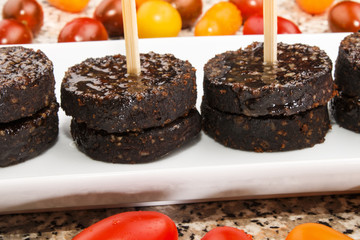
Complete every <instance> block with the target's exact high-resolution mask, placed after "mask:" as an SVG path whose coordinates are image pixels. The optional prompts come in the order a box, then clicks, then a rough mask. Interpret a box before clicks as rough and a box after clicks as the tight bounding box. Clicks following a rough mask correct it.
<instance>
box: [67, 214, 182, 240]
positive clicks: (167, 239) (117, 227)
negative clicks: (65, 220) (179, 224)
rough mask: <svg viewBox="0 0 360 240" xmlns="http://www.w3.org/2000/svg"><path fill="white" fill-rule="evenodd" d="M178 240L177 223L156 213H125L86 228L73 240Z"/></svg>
mask: <svg viewBox="0 0 360 240" xmlns="http://www.w3.org/2000/svg"><path fill="white" fill-rule="evenodd" d="M106 239H121V240H144V239H146V240H177V239H178V232H177V228H176V225H175V223H174V222H173V221H172V220H171V219H170V218H169V217H168V216H166V215H164V214H162V213H159V212H154V211H132V212H123V213H119V214H116V215H113V216H110V217H108V218H105V219H103V220H101V221H99V222H97V223H95V224H93V225H91V226H90V227H88V228H86V229H85V230H83V231H82V232H80V233H79V234H78V235H76V236H75V237H74V238H73V240H106Z"/></svg>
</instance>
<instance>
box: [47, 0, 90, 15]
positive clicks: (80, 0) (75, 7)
mask: <svg viewBox="0 0 360 240" xmlns="http://www.w3.org/2000/svg"><path fill="white" fill-rule="evenodd" d="M89 1H90V0H48V2H49V3H50V4H51V5H53V6H54V7H56V8H58V9H60V10H63V11H66V12H72V13H78V12H81V11H82V10H84V9H85V7H86V6H87V5H88V3H89Z"/></svg>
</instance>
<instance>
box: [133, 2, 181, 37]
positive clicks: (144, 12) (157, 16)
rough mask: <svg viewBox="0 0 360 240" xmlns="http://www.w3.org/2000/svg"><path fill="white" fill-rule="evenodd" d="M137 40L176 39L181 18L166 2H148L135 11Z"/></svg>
mask: <svg viewBox="0 0 360 240" xmlns="http://www.w3.org/2000/svg"><path fill="white" fill-rule="evenodd" d="M137 22H138V31H139V38H152V37H176V36H177V35H178V34H179V32H180V30H181V24H182V23H181V16H180V14H179V12H178V11H177V10H176V9H175V8H174V7H173V6H172V5H171V4H170V3H168V2H165V1H158V0H149V1H146V2H144V3H143V4H142V5H141V6H140V7H139V9H138V11H137Z"/></svg>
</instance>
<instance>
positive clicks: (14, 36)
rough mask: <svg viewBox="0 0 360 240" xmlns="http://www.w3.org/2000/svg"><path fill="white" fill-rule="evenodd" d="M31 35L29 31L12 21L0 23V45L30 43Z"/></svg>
mask: <svg viewBox="0 0 360 240" xmlns="http://www.w3.org/2000/svg"><path fill="white" fill-rule="evenodd" d="M32 40H33V35H32V33H31V31H30V29H29V28H28V27H27V26H25V25H24V24H22V23H20V22H19V21H17V20H14V19H3V20H1V21H0V44H26V43H31V42H32Z"/></svg>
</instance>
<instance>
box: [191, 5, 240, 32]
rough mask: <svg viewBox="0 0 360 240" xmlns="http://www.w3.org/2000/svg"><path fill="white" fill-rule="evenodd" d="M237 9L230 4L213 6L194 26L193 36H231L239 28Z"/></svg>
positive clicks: (238, 12)
mask: <svg viewBox="0 0 360 240" xmlns="http://www.w3.org/2000/svg"><path fill="white" fill-rule="evenodd" d="M241 24H242V18H241V14H240V11H239V9H238V8H237V7H236V6H235V4H233V3H231V2H225V1H223V2H218V3H216V4H214V5H213V6H212V7H211V8H210V9H209V10H208V11H207V12H206V13H205V14H204V16H203V17H202V18H201V19H200V20H199V21H198V22H197V24H196V26H195V33H194V34H195V36H215V35H233V34H235V33H236V32H237V31H238V30H239V29H240V27H241Z"/></svg>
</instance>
